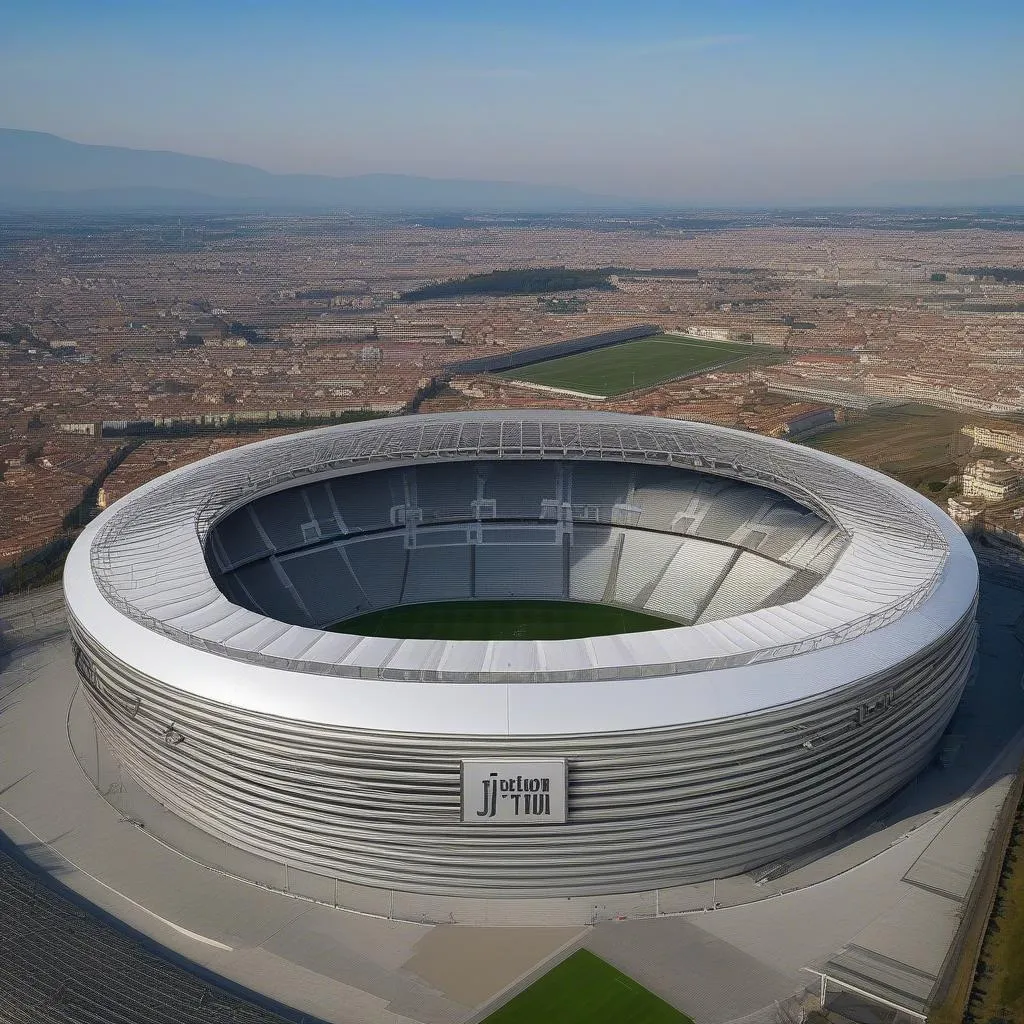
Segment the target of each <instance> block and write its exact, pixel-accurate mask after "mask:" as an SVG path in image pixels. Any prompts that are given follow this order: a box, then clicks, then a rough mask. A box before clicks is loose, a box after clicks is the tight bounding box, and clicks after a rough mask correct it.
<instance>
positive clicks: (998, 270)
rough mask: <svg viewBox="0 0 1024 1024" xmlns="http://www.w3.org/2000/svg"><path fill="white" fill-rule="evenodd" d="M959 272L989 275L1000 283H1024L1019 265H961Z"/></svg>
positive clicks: (979, 275) (982, 275)
mask: <svg viewBox="0 0 1024 1024" xmlns="http://www.w3.org/2000/svg"><path fill="white" fill-rule="evenodd" d="M960 273H961V274H973V275H974V276H975V277H991V278H993V279H994V280H996V281H998V282H999V283H1000V284H1024V269H1022V268H1020V267H961V268H960Z"/></svg>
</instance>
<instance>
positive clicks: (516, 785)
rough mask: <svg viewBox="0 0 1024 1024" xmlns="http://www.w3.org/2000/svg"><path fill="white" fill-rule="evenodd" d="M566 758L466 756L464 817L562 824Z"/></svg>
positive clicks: (468, 819)
mask: <svg viewBox="0 0 1024 1024" xmlns="http://www.w3.org/2000/svg"><path fill="white" fill-rule="evenodd" d="M566 777H567V770H566V762H565V760H564V758H548V759H545V760H542V761H518V760H516V761H513V760H495V759H493V758H467V759H466V760H464V761H463V762H462V820H463V821H464V822H466V823H468V824H473V823H476V824H483V825H488V824H495V823H501V824H505V823H509V824H519V825H545V824H560V823H562V822H564V821H565V819H566V788H567V787H566Z"/></svg>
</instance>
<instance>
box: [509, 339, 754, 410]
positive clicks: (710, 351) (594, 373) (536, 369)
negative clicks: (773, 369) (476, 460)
mask: <svg viewBox="0 0 1024 1024" xmlns="http://www.w3.org/2000/svg"><path fill="white" fill-rule="evenodd" d="M763 351H764V349H763V347H762V346H759V345H737V344H733V343H732V342H726V341H704V340H702V339H699V338H682V337H676V336H675V335H671V334H656V335H654V336H653V337H651V338H640V339H639V340H637V341H627V342H623V343H622V344H621V345H609V346H608V347H607V348H599V349H594V351H592V352H578V353H577V354H576V355H572V356H563V357H562V358H561V359H549V360H548V361H547V362H544V363H535V364H534V365H533V366H522V367H520V368H519V369H516V370H505V371H504V372H503V373H501V374H499V375H498V376H500V377H504V378H505V379H506V380H523V381H528V382H530V383H532V384H546V385H547V386H548V387H551V388H566V389H568V390H570V391H584V392H586V393H587V394H591V395H600V396H602V397H604V398H610V397H612V396H613V395H621V394H622V393H623V392H626V391H632V390H634V389H635V388H645V387H650V386H651V385H652V384H660V383H662V382H664V381H667V380H673V379H674V378H676V377H681V376H683V375H684V374H692V373H698V372H700V371H701V370H706V369H708V368H709V367H712V366H718V365H720V364H722V363H729V362H735V361H738V360H740V359H743V358H744V357H749V356H753V355H759V354H761V353H763Z"/></svg>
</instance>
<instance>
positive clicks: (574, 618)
mask: <svg viewBox="0 0 1024 1024" xmlns="http://www.w3.org/2000/svg"><path fill="white" fill-rule="evenodd" d="M678 625H679V623H678V622H673V621H672V620H671V619H662V618H659V617H657V616H654V615H645V614H644V613H643V612H635V611H632V610H630V609H628V608H613V607H610V606H608V605H603V604H583V603H577V602H574V601H443V602H436V603H434V604H406V605H399V606H398V607H397V608H385V609H383V610H381V611H377V612H370V613H368V614H367V615H360V616H358V617H357V618H354V619H347V620H346V621H344V622H341V623H339V624H338V625H336V626H334V627H332V629H333V632H335V633H356V634H359V635H361V636H387V637H404V638H405V639H409V640H575V639H578V638H579V637H584V636H607V635H608V634H609V633H641V632H646V631H647V630H651V629H674V628H676V627H677V626H678Z"/></svg>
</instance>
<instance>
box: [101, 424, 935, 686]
mask: <svg viewBox="0 0 1024 1024" xmlns="http://www.w3.org/2000/svg"><path fill="white" fill-rule="evenodd" d="M538 458H539V459H548V458H551V459H579V460H586V461H602V460H607V461H610V462H628V463H649V464H657V465H667V466H675V467H679V468H681V469H689V470H696V471H699V472H701V473H707V474H714V475H718V476H723V477H727V478H732V479H738V480H743V481H748V482H750V483H753V484H759V485H761V486H765V487H767V488H769V489H772V490H776V491H779V492H782V493H784V494H786V495H788V496H789V497H791V498H793V499H794V500H796V501H797V502H799V503H800V504H802V505H804V506H806V507H808V508H810V509H812V510H814V511H815V512H817V513H818V514H819V515H821V516H822V517H823V518H825V519H827V520H829V521H831V522H833V523H834V524H835V525H836V526H837V527H838V528H839V529H840V530H841V531H842V532H843V533H844V534H845V535H846V537H847V538H848V544H847V546H846V549H845V550H844V552H843V553H842V554H841V556H840V558H839V561H838V562H837V563H836V565H835V566H834V568H833V569H832V571H831V572H830V573H829V574H828V575H827V576H826V577H825V579H824V580H823V581H822V582H821V583H820V584H819V585H818V586H817V587H815V588H814V589H813V590H812V591H811V592H810V593H809V594H807V596H806V597H804V598H802V599H801V600H799V601H796V602H792V603H790V604H787V605H781V606H777V607H771V608H765V609H762V610H760V611H757V612H753V613H748V614H745V615H742V616H736V617H734V618H732V619H725V620H720V621H716V622H709V623H705V624H702V625H695V626H681V627H679V628H678V629H671V630H662V631H658V632H657V633H646V634H623V635H619V636H609V637H593V638H587V639H585V640H569V641H547V642H538V641H501V642H484V641H480V642H477V641H432V640H401V639H385V638H367V637H359V636H353V635H348V634H344V633H329V634H325V633H322V632H320V631H318V630H314V629H310V628H307V627H303V626H298V625H288V624H286V623H281V622H276V621H273V620H268V619H265V618H264V617H262V616H260V615H258V614H257V613H255V612H252V611H248V610H246V609H242V608H239V607H238V606H237V605H234V604H232V603H231V602H229V601H228V599H227V598H226V597H225V596H224V595H223V594H222V593H221V592H220V590H219V589H218V588H217V586H216V584H215V583H214V581H213V579H212V578H211V574H210V571H209V568H208V566H207V563H206V560H205V556H204V544H205V541H206V537H207V535H208V533H209V531H210V529H211V527H212V526H213V525H214V523H216V522H218V521H219V520H221V519H222V518H224V517H225V516H226V515H228V514H229V513H230V512H231V511H232V510H234V509H236V508H238V507H239V506H241V505H243V504H246V503H247V502H249V501H251V500H252V499H253V498H255V497H256V496H258V495H261V494H265V493H268V492H270V491H274V490H280V489H282V488H285V487H288V486H294V485H297V484H298V483H300V482H303V481H309V480H312V479H315V478H318V477H331V476H340V475H344V474H349V473H357V472H364V471H367V470H371V469H375V468H383V467H385V466H396V465H403V464H415V463H417V462H430V461H440V460H456V459H538ZM915 498H916V496H914V495H913V494H912V492H910V491H908V490H907V489H905V488H902V487H900V486H899V485H896V484H894V483H893V482H892V481H889V480H888V479H887V478H885V477H883V476H881V475H880V474H878V473H875V472H873V471H871V470H867V469H864V468H862V467H859V466H855V465H853V464H851V463H848V462H845V461H843V460H839V459H836V458H834V457H832V456H828V455H825V454H823V453H821V452H817V451H814V450H810V449H806V448H803V447H799V446H796V445H794V444H792V443H790V442H786V441H778V440H774V439H770V438H765V437H761V436H759V435H754V434H747V433H743V432H740V431H735V430H728V429H723V428H720V427H714V426H705V425H701V424H694V423H683V422H678V421H672V420H657V421H652V420H650V419H647V418H643V419H641V418H639V417H631V416H623V415H614V414H601V413H585V412H576V413H573V412H564V411H562V412H535V411H530V412H524V413H521V414H512V413H467V414H441V415H424V416H417V417H415V418H405V419H394V420H381V421H374V422H372V423H360V424H351V425H343V426H335V427H327V428H324V429H321V430H316V431H312V432H308V433H304V434H299V435H289V436H284V437H281V438H275V439H273V440H270V441H266V442H263V443H260V444H256V445H250V446H246V447H243V448H240V449H237V450H234V451H230V452H225V453H222V454H219V455H215V456H212V457H210V458H207V459H204V460H202V461H201V462H198V463H196V464H194V465H191V466H188V467H184V468H182V469H180V470H177V471H175V472H172V473H170V474H168V475H167V476H165V477H161V478H159V479H157V480H155V481H153V482H151V483H150V484H148V485H146V486H144V487H142V488H140V489H139V490H138V491H136V492H133V494H132V495H130V496H129V497H128V498H127V499H126V500H123V501H121V502H118V503H117V505H116V506H115V507H114V508H113V509H111V510H110V513H108V515H106V516H104V517H101V519H100V520H98V521H97V523H96V524H94V527H91V529H92V528H95V531H96V532H95V535H94V537H93V538H92V542H91V544H89V546H88V548H89V558H90V563H91V575H92V578H93V580H94V581H95V584H96V586H97V587H98V589H99V591H100V592H101V593H102V595H103V597H104V598H105V600H106V601H107V602H108V603H109V604H110V605H111V606H112V607H113V608H114V609H116V610H117V611H118V612H120V613H121V614H122V615H124V616H126V617H127V618H129V619H131V620H133V621H134V622H136V623H139V624H140V625H143V626H145V627H146V628H148V629H149V630H153V631H155V632H157V633H159V634H162V635H164V636H166V637H168V638H170V639H173V640H175V641H177V642H179V643H183V644H186V645H188V646H190V647H193V648H196V649H199V650H203V651H207V652H210V653H215V654H218V655H221V656H225V657H229V658H232V659H235V660H240V661H247V662H253V663H259V664H263V665H274V666H276V667H279V668H284V669H288V670H292V671H298V672H302V673H314V674H319V675H336V676H347V677H355V678H363V679H394V680H403V681H413V680H421V681H430V682H473V683H479V682H488V681H490V682H559V681H574V682H575V681H579V680H581V679H592V680H598V679H622V678H637V677H649V676H665V675H669V674H672V675H678V674H681V673H692V672H705V671H708V670H712V669H718V668H729V667H734V666H739V665H746V664H752V663H755V662H766V661H775V660H778V659H783V658H787V657H790V656H792V655H795V654H800V653H803V652H806V651H813V650H819V649H822V648H826V647H829V646H832V645H836V644H840V643H843V642H845V641H848V640H850V639H851V638H853V637H857V636H861V635H863V634H866V633H869V632H872V631H873V630H876V629H878V628H879V627H881V626H884V625H885V624H887V623H891V622H893V621H895V620H896V619H899V618H900V617H901V616H904V615H906V614H907V613H908V612H909V611H911V610H912V609H914V608H916V607H918V606H919V605H920V604H921V603H922V602H924V601H925V600H926V599H927V598H928V597H929V595H930V594H931V593H932V591H933V589H934V588H935V586H936V583H937V581H938V580H939V579H940V576H941V575H942V573H943V569H944V566H945V565H946V562H947V559H948V557H949V553H950V545H949V541H948V538H947V536H945V535H944V531H943V529H942V528H940V525H939V523H938V522H937V521H936V519H935V518H934V516H933V515H929V514H926V513H925V512H924V511H923V509H922V503H923V502H924V499H920V500H919V501H915V500H914V499H915ZM154 594H159V595H160V596H161V600H160V601H158V602H156V603H154V601H153V595H154ZM143 599H145V600H143ZM143 604H145V605H146V608H144V607H142V605H143ZM197 613H200V614H198V616H197ZM186 620H187V622H188V623H189V624H188V625H184V624H183V623H184V621H186ZM548 645H554V646H555V647H557V648H558V651H557V657H552V658H551V659H550V662H549V659H547V658H546V657H545V651H544V649H545V647H546V646H548ZM552 653H554V650H553V651H552ZM549 663H552V664H557V665H558V666H559V668H558V669H556V670H548V669H546V667H545V666H546V665H547V664H549Z"/></svg>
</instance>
